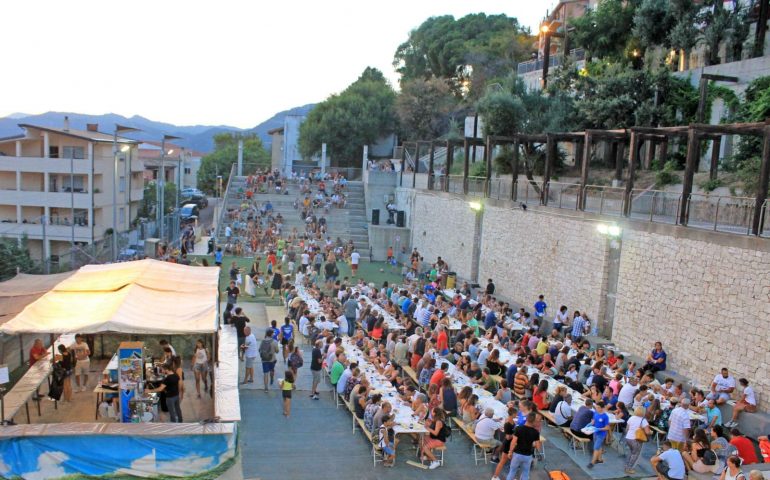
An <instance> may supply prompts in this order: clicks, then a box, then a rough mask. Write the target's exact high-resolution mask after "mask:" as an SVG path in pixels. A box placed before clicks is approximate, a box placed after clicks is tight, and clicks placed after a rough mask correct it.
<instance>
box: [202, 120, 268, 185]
mask: <svg viewBox="0 0 770 480" xmlns="http://www.w3.org/2000/svg"><path fill="white" fill-rule="evenodd" d="M238 140H243V171H244V173H252V172H254V171H255V170H257V169H260V168H270V154H269V153H268V151H267V150H265V147H264V146H263V145H262V140H261V139H260V138H259V136H257V134H255V133H250V134H230V133H220V134H218V135H215V136H214V151H213V152H211V153H209V154H208V155H206V156H205V157H203V158H202V159H201V166H200V169H199V170H198V188H199V189H201V190H202V191H204V192H207V193H209V194H214V193H216V189H217V175H221V176H222V188H224V187H225V185H227V181H228V179H229V177H230V169H231V168H232V166H233V164H234V163H237V162H238Z"/></svg>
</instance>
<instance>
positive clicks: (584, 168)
mask: <svg viewBox="0 0 770 480" xmlns="http://www.w3.org/2000/svg"><path fill="white" fill-rule="evenodd" d="M583 135H584V139H583V161H582V162H581V164H580V184H581V185H582V186H583V187H585V186H586V185H587V184H588V171H589V166H590V163H591V144H592V142H593V133H591V131H589V130H587V131H586V132H585V133H584V134H583ZM578 204H579V205H578V207H579V208H580V210H585V208H586V191H585V188H582V189H581V193H580V195H579V196H578Z"/></svg>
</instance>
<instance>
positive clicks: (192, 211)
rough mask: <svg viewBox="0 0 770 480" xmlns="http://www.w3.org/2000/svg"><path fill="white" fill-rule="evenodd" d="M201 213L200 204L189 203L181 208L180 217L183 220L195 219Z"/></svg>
mask: <svg viewBox="0 0 770 480" xmlns="http://www.w3.org/2000/svg"><path fill="white" fill-rule="evenodd" d="M198 215H200V210H199V209H198V205H196V204H194V203H188V204H186V205H184V206H183V207H182V208H181V209H180V210H179V218H181V219H182V220H194V219H196V218H198Z"/></svg>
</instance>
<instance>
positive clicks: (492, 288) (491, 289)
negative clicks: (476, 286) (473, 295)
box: [484, 278, 495, 295]
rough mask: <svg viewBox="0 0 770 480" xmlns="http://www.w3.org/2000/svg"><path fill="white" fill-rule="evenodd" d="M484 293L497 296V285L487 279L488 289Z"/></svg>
mask: <svg viewBox="0 0 770 480" xmlns="http://www.w3.org/2000/svg"><path fill="white" fill-rule="evenodd" d="M484 293H486V294H487V295H494V294H495V284H494V282H493V281H492V279H491V278H489V279H487V288H486V289H485V290H484Z"/></svg>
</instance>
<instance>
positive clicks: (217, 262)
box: [214, 227, 229, 267]
mask: <svg viewBox="0 0 770 480" xmlns="http://www.w3.org/2000/svg"><path fill="white" fill-rule="evenodd" d="M228 228H229V227H228ZM223 256H224V253H222V247H217V251H216V252H214V265H216V266H217V267H221V266H222V257H223Z"/></svg>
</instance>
